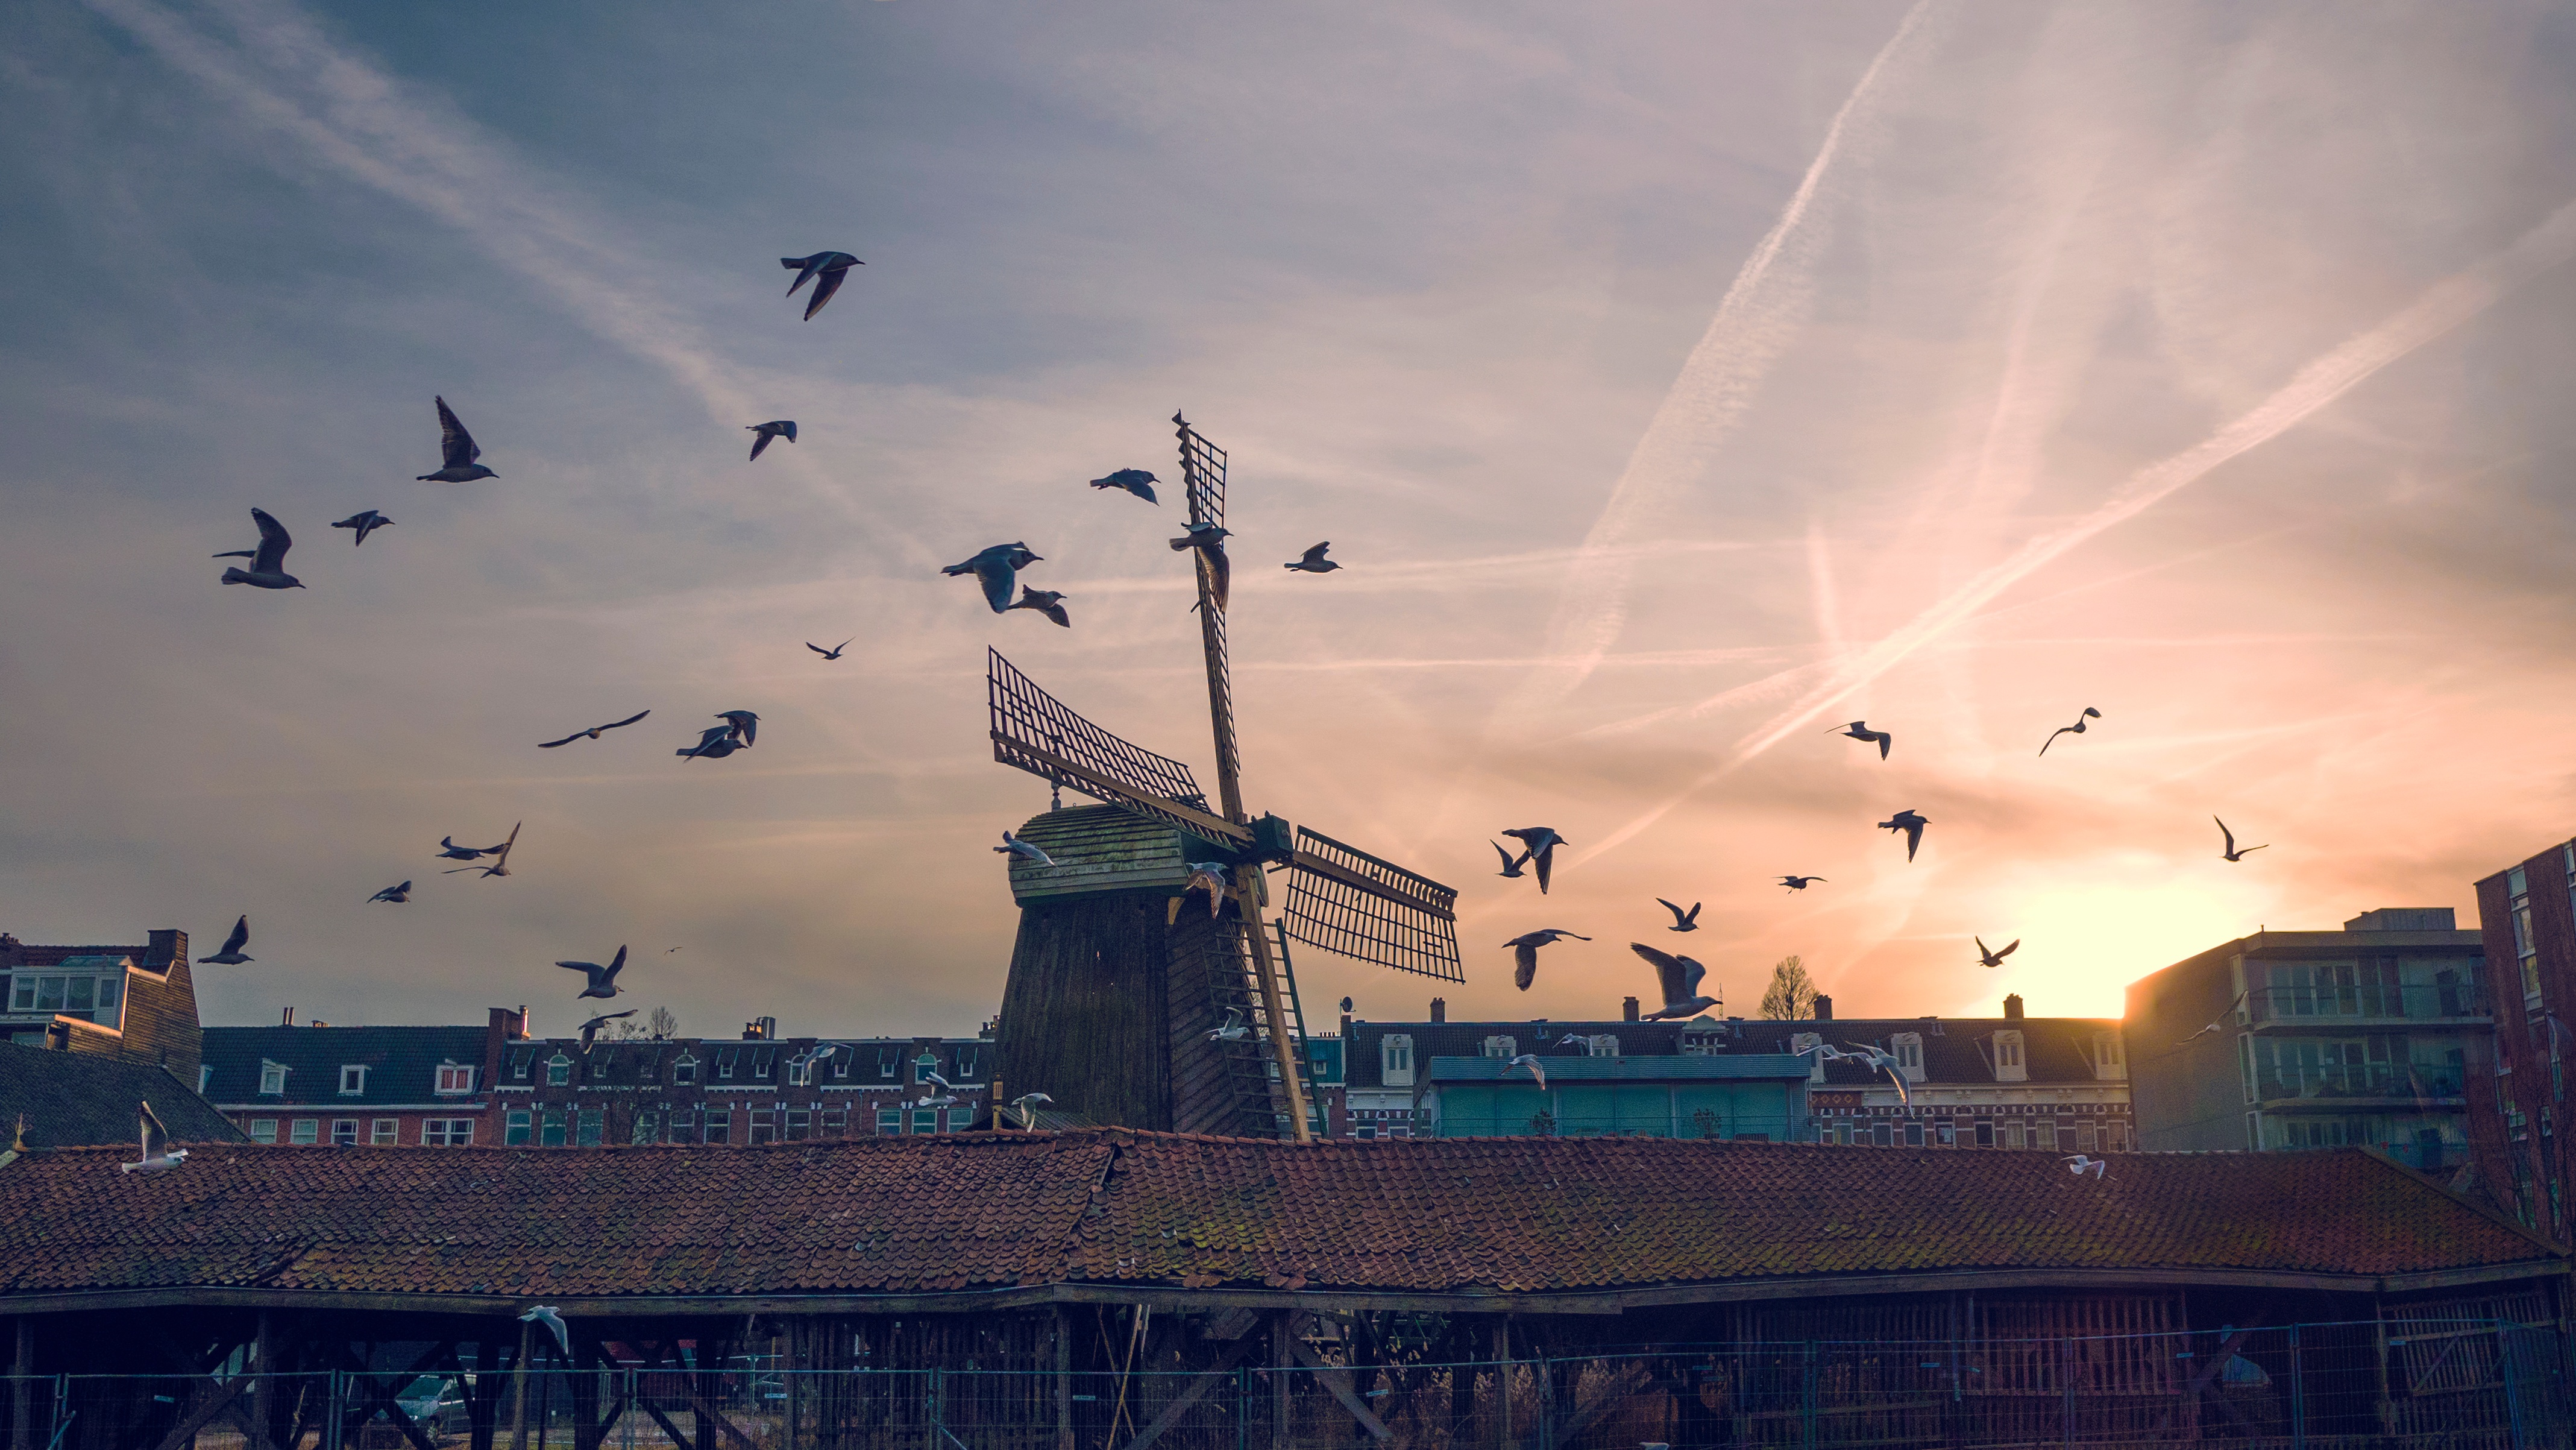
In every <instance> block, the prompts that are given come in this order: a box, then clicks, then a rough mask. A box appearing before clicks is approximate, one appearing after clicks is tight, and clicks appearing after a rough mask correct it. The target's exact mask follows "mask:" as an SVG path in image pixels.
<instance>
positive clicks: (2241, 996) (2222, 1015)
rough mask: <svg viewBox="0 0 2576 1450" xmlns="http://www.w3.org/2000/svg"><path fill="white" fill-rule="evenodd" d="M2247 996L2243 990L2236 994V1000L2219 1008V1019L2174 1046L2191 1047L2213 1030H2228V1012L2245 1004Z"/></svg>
mask: <svg viewBox="0 0 2576 1450" xmlns="http://www.w3.org/2000/svg"><path fill="white" fill-rule="evenodd" d="M2245 996H2246V994H2245V993H2243V992H2239V993H2237V994H2236V1000H2235V1001H2233V1002H2230V1003H2228V1004H2227V1005H2226V1006H2225V1007H2223V1008H2221V1009H2220V1010H2219V1013H2218V1018H2217V1020H2216V1021H2213V1022H2211V1023H2210V1024H2209V1025H2208V1026H2206V1027H2204V1028H2202V1029H2200V1030H2199V1031H2198V1032H2195V1033H2193V1034H2192V1035H2190V1036H2189V1037H2186V1038H2184V1039H2183V1040H2182V1041H2180V1042H2177V1043H2175V1044H2174V1046H2176V1047H2189V1046H2190V1045H2192V1044H2193V1043H2195V1042H2198V1041H2199V1040H2200V1039H2202V1038H2204V1037H2207V1036H2208V1035H2209V1034H2211V1033H2213V1032H2224V1031H2226V1030H2227V1014H2228V1013H2230V1012H2233V1011H2235V1010H2236V1009H2237V1008H2238V1007H2239V1006H2241V1005H2243V1004H2244V1001H2245Z"/></svg>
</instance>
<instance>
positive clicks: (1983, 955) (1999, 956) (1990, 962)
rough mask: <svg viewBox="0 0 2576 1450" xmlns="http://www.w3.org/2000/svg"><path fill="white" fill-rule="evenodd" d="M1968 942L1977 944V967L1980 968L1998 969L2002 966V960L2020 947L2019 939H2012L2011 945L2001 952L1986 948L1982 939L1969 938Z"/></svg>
mask: <svg viewBox="0 0 2576 1450" xmlns="http://www.w3.org/2000/svg"><path fill="white" fill-rule="evenodd" d="M1969 940H1971V941H1973V942H1975V943H1976V944H1977V965H1979V966H1981V967H2000V966H2002V965H2003V964H2004V958H2006V957H2008V956H2011V955H2012V954H2013V953H2014V952H2015V951H2017V950H2019V949H2020V947H2021V938H2020V937H2014V938H2013V939H2012V942H2011V944H2010V945H2008V946H2006V947H2004V948H2003V949H2002V950H2001V951H1997V950H1995V949H1994V948H1992V947H1989V946H1987V945H1986V939H1985V938H1984V937H1981V936H1979V937H1970V938H1969Z"/></svg>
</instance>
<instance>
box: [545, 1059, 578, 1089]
mask: <svg viewBox="0 0 2576 1450" xmlns="http://www.w3.org/2000/svg"><path fill="white" fill-rule="evenodd" d="M571 1081H572V1059H571V1058H569V1057H566V1056H564V1055H563V1054H562V1053H560V1052H558V1053H556V1054H555V1055H554V1056H552V1057H549V1058H547V1059H546V1086H548V1087H563V1086H565V1085H566V1084H568V1083H570V1082H571Z"/></svg>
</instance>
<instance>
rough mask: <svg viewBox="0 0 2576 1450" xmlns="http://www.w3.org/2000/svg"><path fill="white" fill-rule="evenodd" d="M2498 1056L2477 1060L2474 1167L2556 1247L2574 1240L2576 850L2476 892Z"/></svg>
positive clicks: (2521, 868) (2505, 874)
mask: <svg viewBox="0 0 2576 1450" xmlns="http://www.w3.org/2000/svg"><path fill="white" fill-rule="evenodd" d="M2477 891H2478V920H2479V921H2480V922H2481V923H2482V924H2483V926H2484V932H2483V941H2484V944H2485V949H2486V950H2485V963H2484V972H2483V984H2484V988H2485V994H2486V996H2487V998H2488V1000H2489V1001H2490V1002H2492V1003H2493V1005H2494V1015H2495V1035H2494V1047H2493V1050H2492V1051H2491V1052H2488V1053H2486V1054H2484V1055H2482V1056H2480V1057H2477V1058H2473V1059H2472V1066H2473V1070H2474V1074H2475V1079H2476V1080H2475V1081H2474V1082H2473V1083H2472V1084H2471V1085H2470V1090H2469V1093H2468V1103H2467V1106H2468V1124H2469V1140H2470V1154H2471V1162H2472V1164H2473V1165H2474V1167H2475V1171H2476V1175H2477V1178H2478V1180H2479V1181H2480V1183H2481V1184H2482V1185H2483V1186H2484V1187H2485V1189H2486V1191H2487V1194H2488V1196H2489V1197H2491V1198H2493V1199H2494V1200H2495V1201H2496V1202H2497V1203H2499V1204H2501V1205H2503V1206H2504V1207H2506V1208H2507V1209H2508V1210H2509V1211H2510V1212H2512V1213H2513V1214H2514V1215H2515V1216H2516V1217H2518V1218H2520V1219H2521V1220H2522V1222H2523V1223H2525V1224H2527V1225H2529V1226H2531V1227H2532V1228H2535V1229H2538V1230H2540V1231H2541V1232H2544V1233H2547V1234H2548V1235H2549V1236H2550V1237H2552V1238H2554V1239H2556V1240H2557V1241H2559V1242H2560V1243H2562V1244H2563V1243H2566V1242H2568V1241H2569V1240H2570V1239H2571V1238H2576V1223H2571V1221H2570V1220H2571V1216H2576V1165H2571V1164H2570V1163H2569V1162H2568V1159H2567V1153H2566V1150H2565V1148H2564V1147H2563V1146H2562V1145H2561V1143H2560V1141H2559V1137H2558V1119H2559V1110H2560V1109H2562V1108H2565V1107H2566V1106H2567V1078H2568V1074H2569V1073H2570V1072H2571V1071H2576V1061H2571V1059H2576V1030H2571V1028H2576V1022H2571V1021H2570V1020H2569V1019H2570V1017H2571V1015H2576V902H2571V893H2576V843H2562V844H2559V845H2555V846H2551V847H2550V848H2549V849H2548V850H2545V851H2543V852H2541V853H2540V854H2539V855H2536V856H2534V857H2532V858H2531V859H2529V860H2527V861H2524V862H2523V863H2522V864H2521V865H2518V866H2513V867H2510V868H2508V869H2506V870H2503V871H2499V872H2497V873H2495V874H2494V875H2492V876H2489V877H2487V878H2486V879H2485V880H2483V881H2480V882H2479V883H2478V884H2477Z"/></svg>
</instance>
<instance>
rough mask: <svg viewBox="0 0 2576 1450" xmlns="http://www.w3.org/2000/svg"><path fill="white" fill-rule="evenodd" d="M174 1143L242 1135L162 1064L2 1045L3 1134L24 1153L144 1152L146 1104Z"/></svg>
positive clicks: (0, 1131)
mask: <svg viewBox="0 0 2576 1450" xmlns="http://www.w3.org/2000/svg"><path fill="white" fill-rule="evenodd" d="M144 1103H149V1104H151V1105H152V1115H153V1116H154V1117H157V1118H159V1119H160V1120H161V1126H162V1127H163V1128H164V1129H166V1130H168V1132H169V1134H170V1141H171V1142H173V1143H238V1142H241V1141H242V1135H241V1132H240V1131H239V1130H238V1129H236V1128H234V1127H233V1125H232V1124H231V1123H229V1122H226V1121H225V1120H224V1117H223V1115H222V1114H220V1113H218V1112H216V1111H215V1110H214V1107H213V1106H212V1105H211V1104H209V1103H208V1102H207V1101H206V1100H205V1099H204V1098H201V1097H199V1096H197V1092H196V1089H194V1088H192V1087H190V1086H189V1085H188V1084H186V1083H184V1082H181V1081H180V1080H179V1079H178V1078H177V1077H176V1076H175V1075H173V1074H172V1073H171V1072H170V1070H169V1069H167V1068H165V1067H162V1066H160V1065H159V1064H157V1063H148V1062H136V1061H134V1060H132V1059H131V1058H123V1057H114V1056H110V1055H107V1054H105V1053H95V1052H61V1051H50V1050H47V1049H45V1048H42V1047H29V1046H24V1045H22V1044H19V1043H13V1042H0V1137H10V1138H13V1139H14V1141H15V1143H16V1145H17V1146H18V1147H19V1148H21V1149H26V1148H35V1149H44V1148H76V1147H93V1146H98V1145H102V1144H104V1145H111V1146H120V1147H123V1148H126V1149H129V1150H132V1151H134V1152H138V1153H139V1152H140V1151H141V1149H142V1122H141V1120H142V1114H141V1112H139V1111H138V1107H139V1105H141V1104H144Z"/></svg>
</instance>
